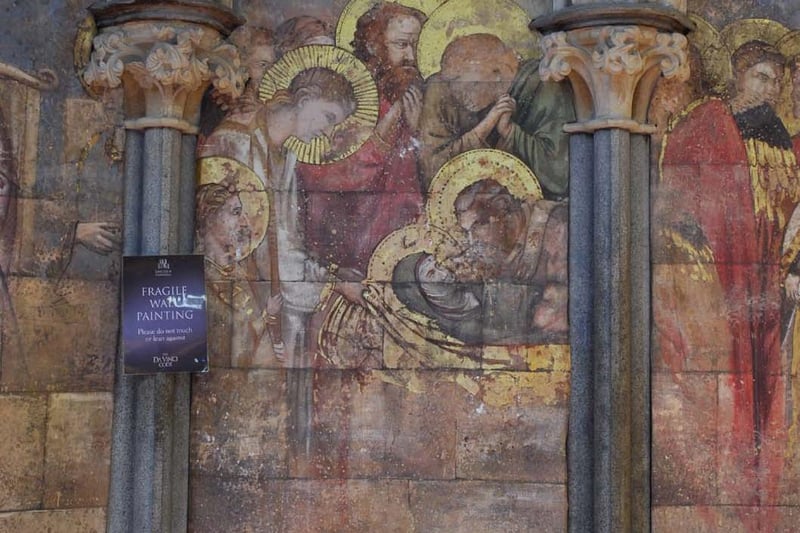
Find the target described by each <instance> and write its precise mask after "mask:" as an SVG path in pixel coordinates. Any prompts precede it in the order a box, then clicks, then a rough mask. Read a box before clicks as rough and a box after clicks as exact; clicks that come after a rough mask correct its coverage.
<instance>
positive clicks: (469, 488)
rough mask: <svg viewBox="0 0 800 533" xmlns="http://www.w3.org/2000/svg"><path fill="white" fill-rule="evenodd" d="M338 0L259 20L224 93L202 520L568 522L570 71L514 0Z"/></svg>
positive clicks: (367, 527) (352, 524)
mask: <svg viewBox="0 0 800 533" xmlns="http://www.w3.org/2000/svg"><path fill="white" fill-rule="evenodd" d="M244 11H245V12H248V13H249V11H248V10H247V9H244ZM336 15H337V16H338V19H337V18H335V17H333V16H331V15H330V14H326V13H325V12H324V11H322V10H319V11H318V12H315V11H314V9H313V8H309V9H308V10H306V12H304V13H303V14H302V15H298V16H292V17H287V18H286V19H284V20H280V19H279V20H272V21H270V24H269V25H270V26H272V27H274V28H275V29H274V31H272V30H268V29H265V28H264V27H261V26H263V25H264V24H263V23H262V24H260V25H257V24H255V23H254V22H252V21H251V23H250V24H248V25H246V26H245V27H244V28H242V29H240V30H237V32H235V33H234V35H232V36H231V41H232V42H240V43H242V44H241V45H240V46H239V48H240V51H241V52H242V54H243V57H244V62H245V64H246V67H247V68H248V71H249V72H250V81H249V82H248V85H247V88H246V91H245V96H244V97H243V98H241V99H240V100H237V101H235V102H226V101H222V100H221V99H220V98H219V97H216V96H215V95H214V94H213V93H212V94H209V95H208V97H207V98H206V100H207V104H208V105H207V106H206V108H205V109H204V112H203V121H204V126H203V132H202V135H201V138H200V140H199V142H198V150H197V156H198V159H197V167H198V189H197V197H196V213H197V224H196V228H197V239H196V246H197V251H198V252H201V253H204V254H205V256H206V259H207V274H208V279H209V280H210V281H209V291H208V293H209V313H210V322H211V325H210V328H211V332H210V334H209V340H210V343H209V346H210V350H211V351H212V353H211V363H212V371H211V373H210V374H209V375H208V376H202V377H198V378H197V379H196V383H195V389H194V390H195V392H194V393H193V398H194V399H193V402H194V409H193V412H194V422H193V423H194V426H193V427H194V431H193V445H192V448H193V450H192V472H193V474H192V481H191V484H192V487H193V489H192V490H193V491H194V492H193V494H195V498H193V501H194V502H196V503H195V504H194V505H193V507H192V511H191V520H192V524H193V527H194V528H195V530H198V531H201V530H206V529H207V528H208V527H213V526H212V525H210V524H215V523H219V522H218V520H219V518H216V519H215V520H213V521H211V520H210V517H211V516H216V517H219V516H224V517H225V519H226V520H228V521H229V523H230V524H236V525H240V526H241V527H242V528H254V529H256V530H258V529H259V528H266V529H269V528H274V529H275V530H281V531H294V530H297V531H300V530H302V531H315V530H348V531H372V530H376V529H381V530H385V529H384V528H385V527H387V526H386V525H387V524H392V526H390V527H394V528H396V530H397V531H408V530H412V529H413V527H414V524H416V527H417V528H419V529H418V530H420V531H422V530H437V529H442V528H443V529H444V530H448V531H478V530H487V531H488V530H493V529H495V528H497V527H498V524H503V526H502V527H504V528H506V529H509V530H516V529H518V530H531V528H533V529H536V530H539V531H550V530H552V531H560V530H563V529H564V527H565V519H566V518H565V517H566V493H565V438H566V400H567V396H568V383H569V350H568V339H567V311H566V310H567V262H566V261H567V257H566V252H567V203H566V198H567V196H568V153H567V149H568V139H567V136H566V134H565V133H563V126H564V124H565V123H566V122H569V121H572V120H574V112H573V110H572V103H571V102H572V96H571V93H570V89H569V87H568V85H566V84H552V83H544V82H542V81H541V80H540V79H539V76H538V70H537V66H538V62H537V60H536V57H533V56H535V52H536V50H537V48H536V47H535V42H536V38H535V36H534V35H532V34H531V33H530V32H529V30H528V29H527V28H526V27H525V21H526V20H528V19H529V16H528V15H527V14H526V13H525V12H524V11H522V9H521V8H520V7H519V6H518V5H516V4H514V3H513V2H510V1H506V2H496V3H492V10H491V13H490V12H489V11H487V5H486V4H483V3H478V2H471V1H464V0H448V1H447V2H442V1H435V0H434V1H419V0H417V1H409V2H398V3H393V2H392V3H387V2H372V1H363V0H354V1H353V2H350V3H349V4H347V5H346V6H342V7H341V8H340V14H339V13H337V14H336ZM508 21H517V22H518V24H517V23H516V22H515V23H512V24H508ZM243 36H244V37H243ZM334 45H335V46H334ZM214 367H216V368H214ZM456 479H463V480H466V481H465V482H464V483H457V484H455V485H452V482H453V481H454V480H456ZM445 486H452V487H453V490H454V492H453V493H452V495H451V496H443V495H440V496H438V497H437V498H432V494H435V493H436V492H438V491H440V490H442V489H443V487H445ZM220 491H232V492H233V493H234V494H236V498H235V501H236V502H239V503H236V504H235V505H233V506H231V505H229V503H230V498H222V499H220V498H217V497H216V495H218V494H220ZM447 491H448V492H449V491H450V489H447ZM375 494H377V495H379V497H380V498H381V499H383V500H385V501H386V502H392V503H391V504H390V505H389V504H387V505H385V506H381V509H380V511H378V512H377V513H375V511H374V501H373V498H374V496H375ZM523 494H525V496H524V497H525V498H526V500H527V499H528V498H530V501H527V503H526V504H525V506H526V507H525V510H524V511H520V510H519V509H516V504H515V503H514V502H515V501H516V500H517V498H520V497H523V496H522V495H523ZM223 500H224V501H223ZM438 500H441V501H438ZM436 501H438V503H436ZM467 502H468V503H467ZM465 508H471V509H473V511H470V512H469V513H467V514H465V513H464V509H465ZM511 508H515V509H516V510H515V511H514V512H513V513H511V512H507V511H508V510H509V509H511ZM442 509H445V511H444V512H442ZM337 510H338V511H337ZM328 511H330V512H328ZM518 511H519V512H518ZM297 516H301V517H302V520H301V521H300V522H295V521H294V519H293V518H292V517H297ZM331 520H333V521H334V522H335V523H334V524H332V523H331ZM300 523H302V525H300ZM395 524H396V526H395ZM204 528H206V529H204ZM476 528H477V529H476Z"/></svg>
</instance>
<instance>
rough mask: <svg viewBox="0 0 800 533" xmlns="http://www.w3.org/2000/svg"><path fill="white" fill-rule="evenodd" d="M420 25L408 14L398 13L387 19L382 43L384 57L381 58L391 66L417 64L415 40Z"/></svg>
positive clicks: (417, 39)
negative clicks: (384, 51) (384, 48)
mask: <svg viewBox="0 0 800 533" xmlns="http://www.w3.org/2000/svg"><path fill="white" fill-rule="evenodd" d="M421 28H422V26H421V25H420V23H419V20H417V19H416V18H414V17H412V16H410V15H398V16H396V17H394V18H392V19H391V20H390V21H389V24H388V25H387V27H386V33H384V36H383V44H384V45H385V47H386V57H384V58H383V60H384V61H385V62H386V63H387V64H389V65H391V66H393V67H400V66H414V67H416V66H417V42H418V41H419V32H420V29H421Z"/></svg>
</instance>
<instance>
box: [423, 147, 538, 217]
mask: <svg viewBox="0 0 800 533" xmlns="http://www.w3.org/2000/svg"><path fill="white" fill-rule="evenodd" d="M483 179H493V180H495V181H496V182H497V183H499V184H500V185H503V186H504V187H505V188H506V189H508V192H510V193H511V195H512V196H514V197H515V198H519V199H525V198H531V197H532V198H536V199H541V198H543V195H542V188H541V186H540V185H539V180H538V179H537V178H536V175H535V174H534V173H533V171H532V170H531V169H530V168H529V167H528V166H527V165H526V164H525V163H523V162H522V161H520V160H519V159H517V158H516V157H514V156H513V155H511V154H509V153H508V152H504V151H502V150H495V149H492V148H481V149H478V150H470V151H468V152H464V153H463V154H460V155H457V156H456V157H454V158H453V159H451V160H449V161H448V162H447V163H445V164H444V165H442V168H440V169H439V171H438V172H437V173H436V175H435V176H434V177H433V181H432V182H431V186H430V190H429V198H428V202H427V204H426V208H427V213H428V221H429V222H430V223H431V224H432V225H434V226H437V227H440V228H444V230H445V231H451V230H452V229H454V228H457V227H458V220H457V219H456V209H455V201H456V198H457V197H458V195H459V193H460V192H461V191H463V190H464V189H466V188H467V187H469V186H470V185H472V184H473V183H476V182H478V181H481V180H483Z"/></svg>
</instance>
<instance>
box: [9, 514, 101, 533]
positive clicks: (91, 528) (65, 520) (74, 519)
mask: <svg viewBox="0 0 800 533" xmlns="http://www.w3.org/2000/svg"><path fill="white" fill-rule="evenodd" d="M105 530H106V512H105V509H102V508H91V509H65V510H48V511H30V512H26V513H0V531H14V532H15V533H41V532H43V531H47V532H48V533H75V532H77V531H80V532H81V533H103V532H104V531H105Z"/></svg>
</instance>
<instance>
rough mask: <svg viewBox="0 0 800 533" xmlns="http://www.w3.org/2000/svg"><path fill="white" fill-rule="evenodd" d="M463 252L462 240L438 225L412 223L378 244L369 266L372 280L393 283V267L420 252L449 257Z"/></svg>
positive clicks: (368, 271) (369, 276)
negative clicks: (460, 241)
mask: <svg viewBox="0 0 800 533" xmlns="http://www.w3.org/2000/svg"><path fill="white" fill-rule="evenodd" d="M461 251H463V250H462V247H461V246H460V244H459V242H458V241H457V240H456V239H454V238H453V237H452V236H451V235H449V234H448V233H447V232H445V231H444V230H441V229H439V228H437V227H435V226H430V225H420V224H410V225H408V226H404V227H402V228H400V229H398V230H395V231H393V232H392V233H390V234H389V235H387V236H386V237H384V239H383V240H382V241H381V242H380V243H378V246H376V247H375V251H374V252H373V253H372V257H370V259H369V265H368V267H367V279H368V280H369V281H380V282H391V281H392V278H393V276H394V269H395V267H396V266H397V263H399V262H400V261H401V260H403V259H404V258H406V257H408V256H409V255H411V254H415V253H418V252H425V253H428V254H431V255H435V256H437V257H449V256H451V255H455V254H457V253H459V252H461Z"/></svg>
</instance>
